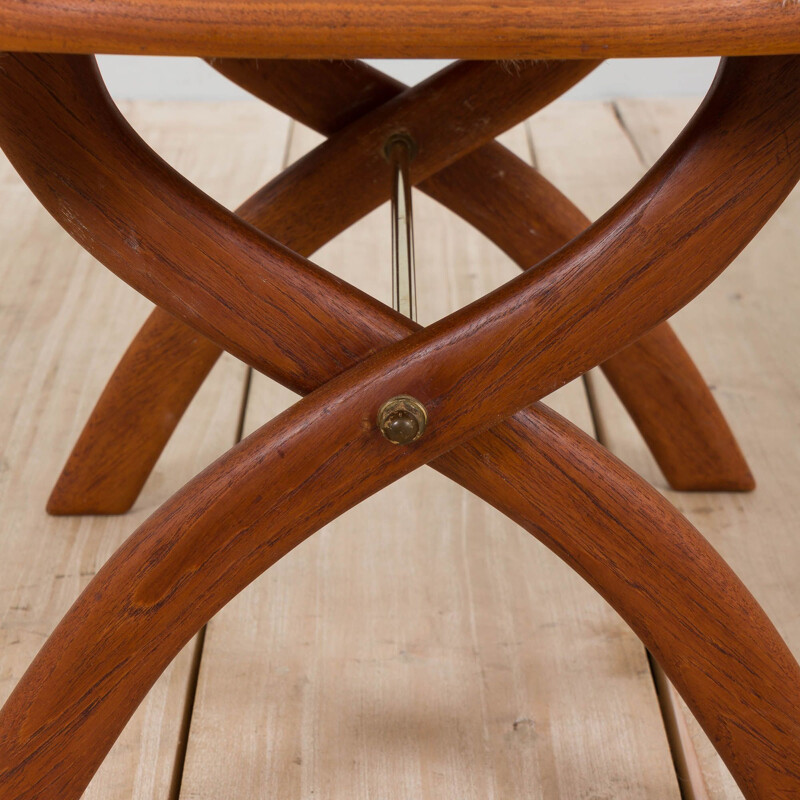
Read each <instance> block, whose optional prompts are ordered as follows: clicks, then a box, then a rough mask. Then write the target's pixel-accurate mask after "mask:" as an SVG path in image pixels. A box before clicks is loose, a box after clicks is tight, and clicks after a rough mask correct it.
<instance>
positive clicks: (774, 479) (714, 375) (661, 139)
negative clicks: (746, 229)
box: [595, 101, 800, 800]
mask: <svg viewBox="0 0 800 800" xmlns="http://www.w3.org/2000/svg"><path fill="white" fill-rule="evenodd" d="M691 106H692V103H689V102H680V101H669V102H666V101H665V102H648V103H642V102H634V101H628V102H621V103H620V104H619V108H620V111H621V115H622V119H623V120H624V122H625V125H626V127H627V129H628V130H629V131H630V133H631V135H632V136H633V137H634V139H635V140H636V142H637V143H638V145H639V148H640V150H641V152H642V153H643V154H644V155H645V157H646V158H647V160H652V159H653V158H655V157H657V156H658V154H659V153H660V152H661V151H663V150H664V148H665V147H666V146H667V145H668V144H669V141H670V139H671V138H672V137H673V136H674V134H675V132H676V131H677V130H678V129H679V128H680V127H681V125H682V123H683V121H684V120H685V119H686V118H687V117H688V116H689V114H690V112H691ZM799 216H800V192H798V191H797V190H796V191H795V192H794V193H793V194H792V195H791V196H790V198H789V199H788V200H787V202H786V203H785V204H784V206H783V207H782V208H781V209H780V210H779V212H778V213H777V214H776V215H775V217H774V218H773V219H772V220H771V221H770V222H769V223H767V225H766V226H765V228H764V229H763V230H762V231H761V233H760V234H759V236H758V237H757V239H756V240H755V241H754V242H753V243H752V244H751V245H750V246H749V247H748V248H747V249H746V250H745V251H744V253H743V254H742V255H741V256H740V257H739V258H738V259H737V261H736V263H734V264H733V265H732V266H731V267H730V268H729V269H728V271H727V272H726V273H724V274H723V276H722V277H721V278H720V279H719V280H718V281H717V282H716V283H714V284H713V285H712V286H711V287H710V288H709V289H708V290H706V292H704V293H703V294H702V295H701V296H700V297H699V298H698V299H697V300H696V301H694V302H693V303H692V304H691V305H690V306H688V307H687V308H686V309H684V310H683V311H681V312H680V313H679V314H678V315H676V317H675V319H674V324H675V328H676V329H677V331H678V333H679V334H680V335H681V337H682V338H683V340H684V342H685V343H686V344H687V346H688V347H689V349H690V351H691V353H692V355H693V356H694V357H695V359H696V361H697V363H698V365H699V367H700V368H701V370H702V371H703V373H704V374H705V376H706V378H707V379H708V380H709V382H710V384H711V385H712V388H713V390H714V393H715V395H716V396H717V399H718V401H719V403H720V405H721V406H722V409H723V411H724V412H725V413H726V415H727V417H728V419H729V421H730V423H731V426H732V427H733V430H734V432H735V433H736V435H737V437H738V439H739V442H740V444H741V445H742V448H743V450H744V453H745V455H746V456H747V458H748V460H749V462H750V466H751V467H752V469H753V472H754V474H755V477H756V481H757V483H758V487H757V489H756V490H755V492H754V493H752V494H750V495H725V494H678V493H675V492H669V491H666V490H665V491H666V494H667V495H668V496H669V497H670V499H671V500H672V501H673V502H674V503H675V504H676V505H677V506H678V507H679V508H680V509H681V510H682V511H684V512H685V513H686V514H687V515H688V516H689V518H690V519H691V520H692V521H693V522H694V523H695V524H696V525H697V526H698V528H699V529H700V530H701V531H702V532H703V533H704V534H705V535H706V536H707V538H708V539H709V540H710V541H711V542H712V544H713V545H714V546H715V547H716V548H717V549H718V550H719V551H720V552H721V553H722V555H723V556H724V557H725V558H726V559H727V560H728V561H729V563H730V564H731V565H732V566H733V568H734V569H735V570H736V572H737V573H738V574H739V575H740V576H741V577H742V579H743V580H744V582H745V583H746V584H747V586H748V587H749V588H750V589H751V591H752V592H753V593H754V594H755V596H756V597H757V598H758V600H759V601H760V602H761V604H762V605H763V606H764V608H765V609H766V611H767V613H768V614H769V615H770V616H771V618H772V620H773V622H774V623H775V624H776V626H777V627H778V630H779V631H780V632H781V634H782V635H783V636H784V638H785V639H786V641H787V642H788V644H789V646H790V648H791V649H792V650H793V651H794V653H795V654H796V655H798V656H800V616H798V614H797V609H798V606H800V581H798V575H800V538H799V537H798V530H800V504H798V502H797V487H798V484H799V483H800V448H798V445H797V433H798V425H797V408H798V405H799V404H800V363H799V362H798V359H797V352H798V350H799V349H800V326H798V324H797V320H798V313H799V312H800V305H798V298H799V297H800V276H799V275H798V272H797V253H798V251H799V250H800V235H798V227H797V219H798V217H799ZM595 392H596V396H597V400H598V403H599V409H600V413H601V416H602V419H603V422H604V425H605V427H606V429H607V436H608V437H609V442H610V444H611V446H612V448H613V449H614V451H615V452H617V453H618V454H619V455H621V456H622V457H623V458H624V459H625V460H626V461H628V462H629V463H631V464H632V465H633V466H634V467H635V468H636V469H637V470H639V471H640V472H641V473H642V474H643V475H645V476H646V477H647V478H648V479H650V480H652V481H653V482H655V483H657V485H658V486H659V488H662V487H663V486H664V484H663V479H662V478H661V476H660V475H659V474H658V471H657V468H656V467H655V465H654V464H653V463H652V461H651V460H650V459H649V458H648V457H647V455H646V453H645V451H644V448H643V447H642V445H641V442H640V439H639V438H638V434H637V432H636V431H635V429H632V426H631V425H630V424H629V422H628V420H627V419H626V417H625V415H624V413H623V411H622V409H621V408H620V407H619V405H618V403H617V401H616V399H615V398H614V397H613V393H612V392H611V390H610V389H609V387H608V386H607V385H606V384H604V383H603V382H602V381H597V382H596V387H595ZM689 727H690V731H691V735H692V738H693V740H694V742H695V745H696V748H697V751H698V756H699V758H700V763H701V766H702V768H703V772H704V774H705V777H706V782H707V785H708V790H709V794H710V796H711V798H712V800H733V798H740V797H741V796H742V795H741V793H740V792H739V790H738V788H737V787H736V785H735V784H734V782H733V779H732V778H731V777H730V774H729V773H728V771H727V769H726V768H725V766H724V765H723V764H722V762H721V761H720V759H719V757H718V756H717V755H716V753H715V752H714V750H713V748H712V747H711V745H710V743H709V741H708V739H707V737H706V736H705V734H703V732H702V731H701V730H700V728H699V726H698V725H697V724H696V723H695V721H694V720H693V719H692V718H690V719H689Z"/></svg>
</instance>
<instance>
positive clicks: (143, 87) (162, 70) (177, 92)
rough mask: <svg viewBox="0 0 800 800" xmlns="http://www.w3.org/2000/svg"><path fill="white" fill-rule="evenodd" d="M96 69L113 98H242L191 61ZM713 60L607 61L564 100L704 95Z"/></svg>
mask: <svg viewBox="0 0 800 800" xmlns="http://www.w3.org/2000/svg"><path fill="white" fill-rule="evenodd" d="M99 61H100V68H101V70H102V72H103V75H104V76H105V79H106V82H107V84H108V87H109V90H110V91H111V94H112V95H113V96H114V97H117V98H125V99H134V98H135V99H151V100H236V99H242V98H246V97H248V96H249V95H247V94H246V93H245V92H244V91H242V90H241V89H239V88H238V87H236V86H234V85H233V84H232V83H230V82H229V81H227V80H226V79H225V78H223V77H222V76H221V75H219V74H217V73H216V72H215V71H214V70H212V69H211V68H210V67H209V66H208V65H207V64H205V63H203V62H202V61H200V60H199V59H194V58H161V57H159V58H154V57H144V56H100V58H99ZM717 61H718V59H715V58H676V59H667V58H651V59H636V60H622V59H615V60H610V61H606V62H605V63H604V64H602V65H601V66H600V67H599V68H598V69H597V70H595V71H594V72H593V73H592V74H591V75H589V77H587V78H586V79H585V80H584V81H582V82H581V83H580V84H579V85H578V86H576V87H574V88H573V89H572V90H571V91H570V92H569V93H568V94H567V95H566V97H569V98H572V99H581V100H586V99H592V100H602V99H607V98H610V97H667V96H685V95H699V94H704V93H705V91H706V89H707V88H708V86H709V84H710V83H711V79H712V77H713V76H714V71H715V69H716V65H717ZM370 63H372V64H374V65H375V66H376V67H378V68H379V69H383V70H384V71H385V72H388V73H389V74H391V75H394V76H395V77H397V78H399V79H400V80H403V81H405V82H406V83H416V82H417V81H420V80H422V79H423V78H425V77H426V76H427V75H429V74H431V73H433V72H435V71H436V70H438V69H441V68H442V67H443V66H444V65H445V64H447V63H448V62H447V61H402V60H386V61H371V62H370Z"/></svg>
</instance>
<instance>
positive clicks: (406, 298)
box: [386, 134, 417, 321]
mask: <svg viewBox="0 0 800 800" xmlns="http://www.w3.org/2000/svg"><path fill="white" fill-rule="evenodd" d="M386 157H387V159H388V160H389V165H390V166H391V168H392V306H394V309H395V311H399V312H400V313H401V314H404V315H405V316H407V317H409V318H410V319H413V320H415V321H416V319H417V285H416V276H415V274H414V223H413V218H412V211H411V182H410V181H409V177H408V165H409V162H410V161H411V159H412V158H413V157H414V143H413V142H412V141H411V140H410V139H409V138H408V137H407V136H404V135H402V134H400V135H396V136H393V137H392V138H391V139H389V141H388V142H387V144H386Z"/></svg>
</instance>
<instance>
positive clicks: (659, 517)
mask: <svg viewBox="0 0 800 800" xmlns="http://www.w3.org/2000/svg"><path fill="white" fill-rule="evenodd" d="M321 391H324V390H321ZM314 394H315V395H317V394H319V393H314ZM312 398H313V395H312V397H309V398H308V399H307V400H306V401H301V402H300V403H298V404H297V406H295V407H294V408H292V409H290V410H289V411H288V412H286V413H285V414H283V415H282V416H281V417H280V418H278V419H276V420H273V422H272V423H269V424H268V425H267V426H265V427H264V428H262V429H261V430H260V431H258V432H257V433H255V434H253V435H252V436H251V437H249V438H248V439H247V440H245V441H244V442H243V443H241V444H240V445H239V446H237V447H236V448H235V449H234V450H233V451H231V452H230V453H229V454H226V455H225V456H224V457H223V458H221V459H220V460H219V461H218V462H216V463H215V464H214V465H212V466H211V467H210V468H209V469H207V470H206V471H205V472H204V473H202V474H201V475H200V476H198V477H197V478H196V479H194V480H193V481H192V482H191V483H190V484H188V485H187V487H185V489H183V490H182V491H180V492H179V493H178V494H177V495H175V497H173V498H172V499H171V500H170V501H168V502H167V503H166V504H165V505H164V506H163V507H162V508H161V509H160V510H159V511H158V512H156V514H155V515H154V516H153V517H151V518H150V520H148V521H147V522H146V523H145V524H144V525H143V526H142V527H141V528H140V529H139V530H138V531H137V532H136V533H135V534H134V535H133V536H132V537H131V538H130V539H129V540H128V541H127V542H126V543H125V544H124V545H123V547H122V548H121V549H120V550H119V551H118V552H117V553H116V554H115V556H113V557H112V559H111V560H110V561H109V562H108V564H106V566H104V567H103V568H102V570H101V571H100V572H99V573H98V574H97V576H96V577H95V578H94V580H93V581H92V583H91V584H90V585H89V586H88V587H87V589H86V590H85V592H84V593H83V594H82V595H81V597H80V598H79V599H78V601H77V602H76V603H75V605H74V606H73V608H72V609H71V610H70V611H69V612H68V614H67V616H66V617H65V618H64V620H63V621H62V622H61V624H60V625H59V626H58V628H57V629H56V631H55V632H54V633H53V634H52V636H51V637H50V639H49V640H48V642H47V643H46V644H45V646H44V647H43V649H42V651H41V652H40V654H39V655H38V656H37V658H36V660H35V661H34V663H33V664H32V665H31V667H30V669H29V670H28V672H27V673H26V674H25V676H24V677H23V679H22V680H21V681H20V683H19V685H18V686H17V688H16V689H15V691H14V692H13V694H12V695H11V697H10V698H9V700H8V702H7V703H6V705H5V706H4V708H3V709H2V711H0V798H2V800H33V799H34V798H41V797H58V798H59V800H75V798H78V797H79V796H80V794H81V793H82V791H83V789H84V788H85V786H86V785H87V783H88V782H89V780H90V779H91V776H92V774H93V773H94V771H95V770H96V769H97V767H98V766H99V764H100V763H101V761H102V759H103V758H104V756H105V754H106V753H107V751H108V750H109V749H110V747H111V745H112V744H113V742H114V740H115V738H116V737H117V736H118V735H119V733H120V731H121V730H122V728H123V727H124V725H125V723H126V721H127V720H128V719H129V717H130V715H131V714H132V713H133V711H134V709H135V708H136V706H137V705H138V704H139V702H141V700H142V698H143V697H144V695H145V694H146V692H147V690H148V689H149V687H150V686H151V685H152V683H153V682H154V681H155V679H156V678H157V676H158V675H159V674H160V672H161V671H162V670H163V669H164V668H165V667H166V665H167V664H168V663H169V661H170V660H171V659H172V658H173V657H174V656H175V654H176V653H177V652H178V651H179V649H180V648H181V647H182V646H183V644H184V643H185V642H186V641H188V639H189V638H190V637H191V636H192V635H193V634H194V632H195V631H196V630H198V629H199V627H200V626H201V625H202V624H203V623H204V622H206V621H207V620H208V619H209V618H210V617H211V616H212V615H213V614H214V613H215V612H216V611H217V610H218V609H219V608H220V607H221V606H222V605H223V604H224V603H225V602H227V601H228V600H229V599H230V598H231V597H233V596H234V595H235V594H236V593H237V592H238V591H240V590H241V589H242V588H243V587H244V586H245V585H246V584H247V583H249V582H250V581H251V580H253V579H254V578H255V577H256V576H257V575H258V574H259V573H260V572H262V571H263V570H264V569H266V568H267V567H269V566H270V565H271V564H272V563H274V562H275V561H276V560H277V559H278V558H280V557H281V556H282V555H283V554H285V553H286V552H288V551H289V550H290V549H291V548H292V547H294V546H295V545H296V544H298V543H299V542H300V541H302V540H303V539H304V538H305V537H306V536H308V535H309V534H310V533H312V532H313V531H314V530H315V529H317V528H318V527H319V526H321V525H323V524H325V523H326V522H327V521H329V520H331V519H333V518H334V517H335V516H337V515H338V514H340V513H342V512H343V511H344V510H345V509H346V508H349V507H351V506H352V505H354V504H356V503H357V502H359V501H360V500H362V499H363V498H364V497H366V496H367V495H368V494H371V493H372V492H374V491H376V490H377V489H378V488H380V487H381V486H383V485H385V484H386V483H388V482H390V481H391V480H393V479H394V478H396V477H398V474H399V473H400V472H403V471H405V470H404V469H400V470H397V469H388V470H387V469H384V468H377V469H374V468H371V467H374V466H376V464H375V458H376V456H377V457H378V460H379V461H383V460H384V459H383V458H382V457H381V456H380V454H381V453H385V452H386V447H387V445H386V443H385V442H383V441H382V440H381V437H380V434H378V433H377V432H376V431H374V430H373V431H371V432H369V433H367V434H365V433H364V430H363V429H362V428H361V426H360V425H359V424H358V421H357V420H356V422H355V424H354V425H350V426H348V427H349V429H348V430H345V431H343V432H342V435H334V436H331V437H326V439H325V440H324V441H322V442H320V438H319V436H318V434H317V430H316V428H315V426H314V424H313V423H312V424H309V420H313V419H316V418H318V417H317V416H316V412H314V411H312V409H311V408H310V407H309V406H308V403H309V401H312ZM334 430H335V431H340V430H341V429H339V428H337V429H334ZM358 440H361V442H360V444H359V445H358V446H357V448H356V449H354V447H353V444H354V442H356V441H358ZM354 463H357V464H359V465H360V466H361V467H362V468H363V470H364V472H363V473H361V474H359V475H355V474H353V464H354ZM384 466H385V465H384ZM435 466H436V467H437V468H438V469H440V470H441V471H443V472H444V473H445V474H446V475H448V476H450V477H451V478H453V479H455V480H457V481H458V482H459V483H461V484H462V485H463V486H465V487H467V488H468V489H470V490H472V491H474V492H476V493H478V494H479V495H481V496H482V497H484V498H485V499H487V500H489V501H490V502H492V503H493V504H494V505H495V506H497V507H498V508H499V509H501V510H502V511H503V512H505V513H506V514H508V515H509V516H511V517H512V518H513V519H515V520H516V521H517V522H519V523H520V524H521V525H523V526H524V527H526V528H527V529H528V530H529V531H530V532H531V533H533V534H534V535H535V536H537V537H538V538H540V539H541V540H542V541H543V542H545V544H547V545H548V546H549V547H550V548H552V549H553V550H554V551H555V552H556V553H557V554H558V555H560V556H561V557H562V558H564V559H565V560H566V561H567V562H568V563H569V564H571V565H572V566H573V567H574V568H575V569H577V570H578V571H579V572H580V573H581V574H582V575H583V576H584V577H585V578H586V579H587V580H588V581H589V582H590V583H592V585H594V586H595V587H596V588H597V589H598V590H599V591H600V592H601V593H602V594H603V595H604V597H606V599H607V600H608V601H609V602H610V603H611V604H612V605H613V606H614V607H615V608H616V609H617V610H618V611H619V612H620V613H621V614H622V616H623V617H624V618H625V619H626V620H627V621H628V622H629V624H630V625H631V626H632V628H633V629H634V631H636V633H637V634H638V635H639V636H640V637H641V638H642V640H643V641H644V642H645V644H646V645H647V646H648V648H649V649H650V650H651V652H653V653H654V654H655V655H656V657H657V658H658V660H659V662H660V663H661V664H662V666H663V667H664V669H665V671H666V672H667V674H668V675H669V676H670V678H671V679H672V681H673V682H674V684H675V686H676V687H677V688H678V690H679V691H680V692H681V693H682V695H683V696H684V698H685V699H686V700H687V702H688V703H689V705H690V707H691V708H692V710H693V712H694V713H695V715H696V716H697V718H698V720H699V721H700V723H701V724H702V725H703V727H704V728H705V730H706V731H707V732H708V734H709V735H710V736H711V738H712V740H713V741H714V743H715V744H716V746H717V748H718V749H719V751H720V753H721V754H722V756H723V758H724V759H725V760H726V763H727V764H728V766H729V767H730V769H731V771H732V772H733V774H734V776H735V777H736V779H737V781H738V782H739V785H740V786H741V787H742V790H743V791H744V792H745V795H746V796H747V797H748V798H750V799H751V800H755V799H758V800H766V798H770V799H771V800H773V799H774V798H788V797H793V796H796V793H797V791H798V789H800V715H799V714H798V712H797V709H798V708H800V669H798V666H797V664H796V663H795V661H794V660H793V659H792V656H791V654H790V653H789V651H788V650H787V648H786V646H785V644H784V643H783V642H782V640H781V639H780V636H779V635H778V634H777V632H776V631H775V630H774V628H773V627H772V625H771V624H770V623H769V620H768V619H767V618H766V616H765V615H764V613H763V611H762V610H761V609H760V608H759V607H758V605H757V603H756V602H755V600H754V599H753V598H752V597H751V596H750V594H749V593H748V592H747V590H746V589H745V588H744V587H743V586H742V584H741V583H740V582H739V581H738V579H737V578H736V577H735V575H734V574H733V573H732V572H731V571H730V569H729V568H728V567H727V566H726V565H725V564H724V562H723V561H722V560H721V559H720V557H719V556H718V555H717V554H716V553H715V552H714V551H713V549H712V548H711V547H710V545H708V543H707V542H706V541H705V540H704V539H703V538H702V537H701V536H700V535H699V534H698V533H697V532H696V531H695V530H694V529H693V528H692V526H691V525H690V524H689V523H688V522H687V521H686V520H685V519H684V518H683V517H681V516H680V514H678V512H677V511H676V510H675V509H673V508H672V507H671V506H670V505H669V503H667V501H666V500H664V498H663V497H661V496H660V494H659V493H658V492H656V491H655V490H654V489H652V488H651V487H650V486H648V485H647V484H645V483H644V482H643V481H642V480H641V479H640V478H638V477H637V476H636V475H634V474H633V473H632V472H631V471H630V470H629V469H627V468H626V467H625V466H624V465H622V464H621V463H619V462H618V461H617V460H616V459H615V458H614V457H613V456H611V455H610V454H609V453H608V452H607V451H605V450H604V449H603V448H601V447H600V446H598V445H597V444H596V443H595V442H594V441H592V440H591V439H589V438H588V437H585V436H584V435H583V434H581V433H579V432H578V431H576V430H575V429H574V428H573V427H572V426H571V425H570V424H569V423H568V422H566V421H564V420H562V419H560V418H558V417H557V416H556V415H554V414H553V413H551V412H548V411H547V410H545V409H544V408H542V407H540V406H537V407H535V408H532V409H530V410H528V411H526V412H522V413H520V414H518V415H517V416H516V417H515V418H514V419H513V420H512V421H511V422H510V423H509V424H507V425H506V426H504V429H503V431H502V432H501V431H499V430H493V431H489V432H487V433H484V434H482V435H481V436H479V437H478V438H477V439H475V440H474V441H472V442H470V443H469V444H467V445H465V446H462V447H460V448H458V449H456V450H453V451H452V452H450V453H448V454H447V455H444V456H442V457H440V458H439V459H438V461H437V462H436V463H435ZM532 473H533V474H535V475H537V480H536V481H531V480H530V475H531V474H532ZM357 477H358V478H362V479H361V480H354V478H357Z"/></svg>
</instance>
